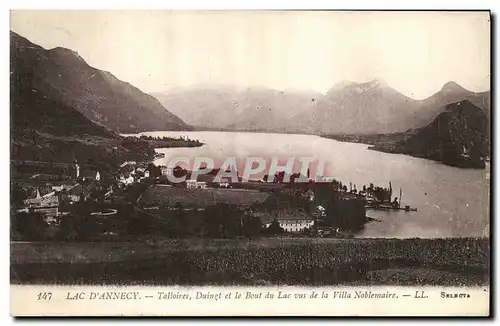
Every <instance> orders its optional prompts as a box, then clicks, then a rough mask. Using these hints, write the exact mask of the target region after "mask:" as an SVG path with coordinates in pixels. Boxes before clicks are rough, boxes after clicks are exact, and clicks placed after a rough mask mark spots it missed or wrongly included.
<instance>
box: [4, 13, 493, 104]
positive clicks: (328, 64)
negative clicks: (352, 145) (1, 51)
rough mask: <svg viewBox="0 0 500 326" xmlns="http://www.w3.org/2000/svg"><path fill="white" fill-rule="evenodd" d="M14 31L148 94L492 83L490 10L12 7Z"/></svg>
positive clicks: (432, 88) (423, 90) (429, 90)
mask: <svg viewBox="0 0 500 326" xmlns="http://www.w3.org/2000/svg"><path fill="white" fill-rule="evenodd" d="M11 30H13V31H15V32H17V33H18V34H20V35H22V36H24V37H26V38H28V39H29V40H30V41H32V42H34V43H36V44H38V45H41V46H43V47H44V48H47V49H50V48H54V47H57V46H62V47H66V48H70V49H72V50H74V51H77V52H78V54H79V55H80V56H81V57H83V58H84V59H85V60H86V61H87V63H88V64H90V65H91V66H94V67H96V68H99V69H102V70H107V71H109V72H111V73H112V74H114V75H115V76H116V77H117V78H119V79H121V80H124V81H127V82H129V83H131V84H132V85H134V86H136V87H138V88H140V89H141V90H142V91H145V92H148V93H154V92H165V91H168V90H169V89H171V88H176V87H185V86H196V85H230V86H236V87H253V86H261V87H268V88H273V89H278V90H289V89H293V90H312V91H318V92H322V93H325V92H326V91H328V90H329V89H330V88H332V87H333V86H334V85H335V84H336V83H338V82H341V81H345V80H349V81H355V82H365V81H369V80H372V79H381V80H384V81H386V82H387V83H388V84H389V85H390V86H391V87H393V88H395V89H396V90H398V91H400V92H402V93H403V94H405V95H407V96H410V97H412V98H415V99H421V98H425V97H428V96H430V95H432V94H433V93H435V92H437V91H438V90H439V89H441V87H442V86H443V85H444V84H445V83H446V82H448V81H455V82H457V83H458V84H460V85H462V86H463V87H465V88H467V89H469V90H471V91H476V92H479V91H485V90H489V89H490V19H489V13H487V12H332V11H281V12H280V11H253V12H252V11H239V12H235V11H233V12H224V11H222V12H220V11H219V12H216V11H211V12H208V11H184V12H174V11H145V10H143V11H103V10H100V11H11Z"/></svg>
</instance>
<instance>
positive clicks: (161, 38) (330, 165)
mask: <svg viewBox="0 0 500 326" xmlns="http://www.w3.org/2000/svg"><path fill="white" fill-rule="evenodd" d="M490 54H491V14H490V12H489V11H293V10H289V11H273V10H270V11H208V10H205V11H201V10H199V11H175V10H71V11H62V10H33V11H30V10H12V11H10V86H9V87H10V262H9V263H10V286H11V291H12V293H11V298H12V308H11V313H12V314H14V315H24V314H28V315H30V314H37V315H44V314H47V315H51V314H70V315H93V314H94V313H95V314H103V312H102V311H100V310H99V311H100V312H99V313H97V312H96V311H97V310H95V311H93V310H92V309H94V308H90V307H91V306H90V305H91V304H93V303H90V302H95V304H96V305H103V304H105V305H111V304H112V303H113V302H114V305H116V304H120V303H119V301H120V302H121V301H127V304H129V305H130V307H131V309H132V307H133V306H134V305H135V307H136V309H137V310H134V311H132V310H131V311H130V312H127V311H123V313H122V314H126V315H144V314H148V313H151V312H150V311H151V310H148V309H149V308H151V307H152V306H154V307H155V309H158V311H157V312H156V314H163V312H161V311H160V309H167V308H165V307H167V306H164V307H163V308H162V307H161V306H160V305H158V302H160V301H162V302H172V304H171V305H170V306H169V307H170V308H169V309H170V310H168V311H167V310H165V312H164V314H170V315H188V314H189V313H188V312H186V311H187V310H183V309H187V308H186V307H188V306H189V307H191V306H190V304H191V302H192V307H195V304H198V307H200V305H202V304H204V302H209V303H207V304H210V305H209V306H206V309H205V310H203V311H201V312H199V314H203V315H210V314H211V313H214V314H217V315H220V314H223V315H235V314H237V315H245V314H249V315H266V316H271V315H275V314H280V315H283V314H292V315H294V314H300V315H309V314H315V313H320V312H318V311H316V310H315V309H314V308H310V310H308V308H307V307H306V306H305V305H307V304H306V303H305V302H307V301H304V300H306V298H308V299H307V300H317V301H318V302H319V301H322V302H324V303H321V305H323V304H324V307H327V306H328V305H330V306H331V305H332V302H335V305H337V302H340V301H331V300H342V302H345V303H344V305H345V310H344V311H343V312H338V311H337V312H335V314H336V315H343V316H349V315H353V314H356V315H362V314H363V312H359V311H361V310H358V312H355V311H354V310H350V309H354V308H347V307H348V306H351V305H354V304H357V303H356V301H353V300H358V301H359V300H365V301H361V302H365V303H361V304H362V305H370V304H371V303H370V302H372V301H367V300H373V301H377V303H374V305H380V309H382V307H384V308H383V309H390V308H391V306H392V307H393V308H394V309H397V307H399V306H398V305H402V306H405V307H406V308H405V309H408V310H404V311H406V313H407V314H411V309H417V308H416V306H417V304H416V303H414V302H427V305H428V306H432V307H435V309H438V307H439V306H440V305H442V306H449V308H450V309H452V308H454V310H453V309H452V310H450V311H449V312H448V311H445V310H443V311H442V313H443V314H451V315H462V314H466V315H468V314H469V313H468V310H467V309H468V308H470V309H471V310H470V314H479V315H483V316H487V315H489V313H490V312H489V311H490V310H489V309H490V308H489V301H488V300H489V295H490V282H491V275H490V267H491V263H490V253H491V243H490V233H491V229H490V226H491V223H490V214H491V211H490V193H491V189H490V170H491V166H490V163H491V156H492V149H491V136H490V135H491V130H490V129H491V125H492V122H491V120H490V117H491V110H492V109H491V80H492V76H491V72H490V70H491V57H490ZM82 289H85V290H82ZM110 289H111V290H110ZM447 289H450V290H447ZM299 290H300V291H299ZM23 291H24V292H23ZM141 291H145V292H141ZM224 291H225V292H224ZM16 293H17V296H16ZM23 293H29V295H28V294H23ZM315 295H316V296H317V297H314V296H315ZM14 296H15V297H14ZM479 296H480V297H481V300H479ZM300 299H303V301H300ZM221 300H222V301H221ZM223 300H226V301H227V302H229V301H231V302H232V303H231V305H235V308H234V309H235V310H234V311H233V310H232V308H231V307H232V306H231V305H229V304H228V305H227V306H226V307H225V308H223V307H221V304H222V305H224V303H223V302H224V301H223ZM238 300H239V301H238ZM266 300H267V301H266ZM287 300H289V301H290V302H292V301H293V302H294V303H293V309H294V310H293V309H292V308H291V307H292V306H290V308H289V309H288V310H279V309H281V306H280V305H285V302H286V301H287ZM328 300H330V301H328ZM404 300H407V301H404ZM410 300H413V301H410ZM476 300H477V302H476ZM174 301H175V302H178V303H177V304H178V305H183V304H186V306H185V307H184V308H183V307H178V306H173V304H174V303H173V302H174ZM351 301H352V303H350V302H351ZM82 302H89V306H88V308H85V304H83V303H82ZM183 302H187V303H183ZM274 302H278V303H274ZM300 302H302V303H300ZM314 302H316V301H314ZM404 302H406V304H405V303H404ZM247 304H248V306H246V305H247ZM274 304H276V305H277V306H275V309H276V310H275V312H273V311H272V310H271V309H270V308H269V309H268V308H266V306H270V305H274ZM308 304H313V305H314V303H312V302H311V301H309V303H308ZM68 305H71V306H68ZM236 305H240V306H239V308H236ZM49 306H50V307H54V308H53V310H51V309H52V308H50V307H49ZM68 307H69V308H68ZM148 307H149V308H148ZM174 307H175V309H174ZM211 307H212V308H213V309H214V310H210V309H212V308H211ZM244 307H247V308H248V310H245V309H247V308H244ZM283 307H284V306H283ZM318 307H320V306H318ZM321 307H323V306H321ZM337 308H338V307H337ZM337 308H335V309H337ZM341 308H342V307H341ZM365 308H366V309H367V310H366V315H371V316H378V315H386V314H392V313H390V312H389V310H380V311H378V310H377V311H375V310H373V311H371V310H369V309H370V308H369V307H365ZM372 308H373V307H372ZM30 309H32V310H30ZM68 309H69V310H68ZM84 309H88V310H87V311H84ZM95 309H99V308H95ZM283 309H284V308H283ZM291 309H292V311H290V310H291ZM318 309H319V308H318ZM342 309H343V308H342ZM358 309H362V307H359V306H358ZM425 309H430V308H425ZM425 309H424V308H422V309H421V310H420V311H419V312H418V314H420V315H426V310H425ZM443 309H444V308H443ZM56 311H57V312H56ZM196 311H197V310H196V309H195V308H192V314H195V315H196V314H198V312H196ZM280 311H281V312H280ZM401 311H403V310H401ZM436 311H437V312H436ZM436 311H434V312H431V311H430V310H429V311H428V312H429V315H431V314H434V313H438V312H439V311H438V310H436ZM108 313H109V311H108ZM330 313H332V314H333V312H328V311H326V310H325V311H324V312H321V314H326V315H328V314H330ZM415 313H417V312H415Z"/></svg>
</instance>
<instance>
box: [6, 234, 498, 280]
mask: <svg viewBox="0 0 500 326" xmlns="http://www.w3.org/2000/svg"><path fill="white" fill-rule="evenodd" d="M489 259H490V244H489V239H485V238H481V239H472V238H467V239H461V238H453V239H304V238H302V239H275V238H272V239H255V240H214V239H184V240H161V239H160V240H154V241H153V240H150V241H148V242H147V243H146V242H127V243H106V242H102V243H97V242H88V243H76V242H75V243H63V242H61V243H57V242H54V243H11V283H12V284H123V285H132V284H144V285H174V284H179V285H181V284H182V285H209V284H211V285H274V284H287V285H334V284H342V285H407V286H408V285H440V286H473V285H486V284H489V278H490V276H489Z"/></svg>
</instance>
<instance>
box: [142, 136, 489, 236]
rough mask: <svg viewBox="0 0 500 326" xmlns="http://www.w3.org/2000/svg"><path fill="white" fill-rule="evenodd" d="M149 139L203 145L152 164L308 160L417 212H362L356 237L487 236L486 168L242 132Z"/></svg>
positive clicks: (314, 139)
mask: <svg viewBox="0 0 500 326" xmlns="http://www.w3.org/2000/svg"><path fill="white" fill-rule="evenodd" d="M144 134H147V135H151V136H155V137H156V136H169V137H179V136H183V137H185V136H187V137H189V138H190V139H198V140H200V141H201V142H203V143H205V145H204V146H202V147H196V148H168V149H158V151H159V152H162V153H165V157H164V158H163V159H160V160H158V162H156V163H157V164H165V165H166V163H167V162H168V159H169V157H172V156H188V157H193V156H208V157H211V158H213V159H214V160H221V161H222V160H224V158H225V157H228V156H230V157H240V158H245V157H248V156H261V157H271V156H278V157H292V156H294V157H300V156H306V157H312V158H314V159H317V160H326V161H327V162H328V164H327V168H326V170H325V172H326V174H327V175H330V176H333V177H335V178H336V179H338V180H340V181H342V182H343V183H344V184H349V182H352V183H353V184H356V185H357V187H358V189H360V188H361V186H362V185H363V184H367V185H368V184H369V183H370V182H373V183H374V184H376V185H384V186H388V184H389V181H391V182H392V187H393V189H394V190H395V193H397V195H396V194H395V195H396V196H398V197H399V188H402V189H403V197H402V204H403V205H410V206H411V207H417V208H418V211H417V212H404V211H368V212H367V215H368V216H370V217H372V218H374V219H376V220H377V221H373V222H370V223H368V224H367V225H366V227H365V229H364V230H363V231H362V232H361V233H360V235H359V236H361V237H398V238H411V237H421V238H429V237H430V238H433V237H455V236H488V235H489V166H488V167H487V170H473V169H460V168H455V167H450V166H446V165H443V164H441V163H438V162H434V161H430V160H425V159H419V158H414V157H410V156H406V155H398V154H387V153H381V152H376V151H371V150H368V149H367V148H368V146H367V145H365V144H353V143H342V142H338V141H335V140H331V139H325V138H321V137H318V136H313V135H297V134H270V133H245V132H148V133H144Z"/></svg>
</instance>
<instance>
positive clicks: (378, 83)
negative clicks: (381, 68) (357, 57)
mask: <svg viewBox="0 0 500 326" xmlns="http://www.w3.org/2000/svg"><path fill="white" fill-rule="evenodd" d="M366 84H368V85H370V86H372V87H387V86H389V84H387V82H386V81H385V80H383V79H378V78H376V79H372V80H370V81H369V82H367V83H366Z"/></svg>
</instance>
